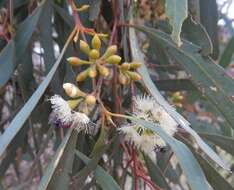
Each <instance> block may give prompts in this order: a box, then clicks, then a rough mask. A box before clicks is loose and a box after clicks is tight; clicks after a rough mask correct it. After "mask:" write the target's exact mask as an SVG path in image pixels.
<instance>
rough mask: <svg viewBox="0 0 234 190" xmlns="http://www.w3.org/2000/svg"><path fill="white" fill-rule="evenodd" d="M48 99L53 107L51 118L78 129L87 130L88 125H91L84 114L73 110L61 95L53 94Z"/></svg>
mask: <svg viewBox="0 0 234 190" xmlns="http://www.w3.org/2000/svg"><path fill="white" fill-rule="evenodd" d="M49 100H50V102H51V104H52V106H51V107H52V109H53V112H52V117H53V119H52V120H56V122H57V121H58V122H59V123H60V124H61V125H66V126H70V127H74V128H75V129H77V130H78V131H83V130H84V131H85V132H89V131H90V130H89V127H91V126H92V127H93V125H91V121H90V119H89V117H88V116H87V115H86V114H84V113H80V112H75V111H73V110H72V109H71V108H70V106H69V104H68V103H67V101H65V100H64V99H63V98H62V97H61V96H59V95H54V96H52V97H51V98H50V99H49Z"/></svg>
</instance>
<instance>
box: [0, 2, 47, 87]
mask: <svg viewBox="0 0 234 190" xmlns="http://www.w3.org/2000/svg"><path fill="white" fill-rule="evenodd" d="M46 5H47V3H46V0H44V1H42V3H41V4H40V5H39V6H38V7H37V8H36V9H35V10H34V11H33V13H32V15H30V16H29V17H28V18H27V19H26V20H25V21H24V22H23V23H22V24H21V25H20V26H19V27H18V29H17V32H16V35H15V37H14V38H13V39H12V40H11V41H10V42H9V43H8V44H7V45H6V47H4V49H3V50H2V51H1V53H0V87H2V86H3V85H4V84H5V83H6V82H7V81H8V80H9V78H10V77H11V75H12V73H13V72H14V70H15V68H16V66H17V63H18V60H19V59H20V58H21V57H22V56H23V54H24V52H25V49H26V48H27V46H28V44H29V42H30V39H31V36H32V34H33V32H34V30H35V27H36V26H37V23H38V21H39V19H40V16H41V14H42V13H43V10H44V8H45V6H46Z"/></svg>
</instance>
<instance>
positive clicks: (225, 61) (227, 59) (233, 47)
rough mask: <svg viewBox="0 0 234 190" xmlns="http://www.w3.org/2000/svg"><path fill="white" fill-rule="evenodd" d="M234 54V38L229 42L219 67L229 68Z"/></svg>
mask: <svg viewBox="0 0 234 190" xmlns="http://www.w3.org/2000/svg"><path fill="white" fill-rule="evenodd" d="M233 54H234V36H233V37H232V38H231V39H230V40H229V42H228V44H227V46H226V47H225V49H224V51H223V53H222V55H221V58H220V61H219V65H221V66H222V67H224V68H225V67H227V66H228V65H229V64H230V63H231V60H232V56H233Z"/></svg>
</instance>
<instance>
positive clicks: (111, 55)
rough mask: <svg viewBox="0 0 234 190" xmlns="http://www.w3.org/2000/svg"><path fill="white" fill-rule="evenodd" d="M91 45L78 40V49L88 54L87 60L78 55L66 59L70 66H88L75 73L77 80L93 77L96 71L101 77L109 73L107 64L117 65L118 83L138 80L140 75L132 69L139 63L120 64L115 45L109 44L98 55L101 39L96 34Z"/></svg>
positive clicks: (138, 65) (124, 83)
mask: <svg viewBox="0 0 234 190" xmlns="http://www.w3.org/2000/svg"><path fill="white" fill-rule="evenodd" d="M91 45H92V48H90V46H89V44H87V43H86V42H85V41H83V40H80V50H81V51H82V52H83V53H84V54H86V55H87V56H88V58H89V60H82V59H80V58H78V57H69V58H68V59H67V61H68V62H69V63H70V64H71V65H72V66H81V65H88V66H89V67H88V68H86V69H85V70H84V71H82V72H80V73H79V74H78V75H77V77H76V81H77V82H82V81H84V80H85V79H86V78H87V77H90V78H95V77H96V76H97V74H98V73H99V75H101V76H103V77H107V76H108V75H109V74H110V71H109V69H108V65H116V66H117V67H118V70H119V74H118V79H119V83H120V84H123V85H126V84H129V83H130V82H131V81H138V80H140V79H141V76H140V75H139V74H138V73H137V72H135V71H134V70H136V69H137V68H139V67H140V66H141V64H140V63H138V62H131V63H123V64H121V65H120V62H121V57H120V56H119V55H116V53H117V46H116V45H111V46H109V47H108V48H107V49H106V51H105V53H104V54H103V55H100V48H101V40H100V38H99V36H98V35H97V34H96V35H94V37H93V39H92V41H91Z"/></svg>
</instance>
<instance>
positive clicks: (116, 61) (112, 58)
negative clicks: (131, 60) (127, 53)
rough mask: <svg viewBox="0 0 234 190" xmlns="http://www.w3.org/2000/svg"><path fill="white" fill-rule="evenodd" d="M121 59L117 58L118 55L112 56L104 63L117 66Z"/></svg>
mask: <svg viewBox="0 0 234 190" xmlns="http://www.w3.org/2000/svg"><path fill="white" fill-rule="evenodd" d="M121 59H122V58H121V57H120V56H118V55H112V56H110V57H108V58H107V60H106V61H107V62H108V63H110V64H115V65H117V64H119V63H120V61H121Z"/></svg>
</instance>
